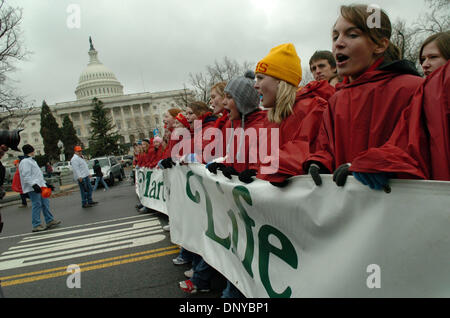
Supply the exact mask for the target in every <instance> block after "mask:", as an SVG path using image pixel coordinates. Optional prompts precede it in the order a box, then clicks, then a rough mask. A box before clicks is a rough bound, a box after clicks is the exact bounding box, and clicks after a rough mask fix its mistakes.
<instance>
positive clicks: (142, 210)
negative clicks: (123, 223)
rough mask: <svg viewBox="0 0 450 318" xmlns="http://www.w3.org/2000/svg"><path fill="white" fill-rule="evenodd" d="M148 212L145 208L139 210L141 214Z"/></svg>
mask: <svg viewBox="0 0 450 318" xmlns="http://www.w3.org/2000/svg"><path fill="white" fill-rule="evenodd" d="M146 210H147V208H146V207H145V206H143V207H142V208H140V209H139V212H141V213H144V212H145V211H146Z"/></svg>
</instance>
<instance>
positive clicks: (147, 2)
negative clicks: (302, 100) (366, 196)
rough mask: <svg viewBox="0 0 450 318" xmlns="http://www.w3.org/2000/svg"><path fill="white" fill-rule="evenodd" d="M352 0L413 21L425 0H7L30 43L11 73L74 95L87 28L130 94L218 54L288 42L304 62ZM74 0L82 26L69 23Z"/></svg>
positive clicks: (27, 88) (55, 94) (175, 84)
mask: <svg viewBox="0 0 450 318" xmlns="http://www.w3.org/2000/svg"><path fill="white" fill-rule="evenodd" d="M355 2H357V3H366V4H377V5H379V6H381V7H382V8H383V9H384V10H386V11H387V13H388V15H389V16H390V18H391V21H392V22H394V21H395V20H396V19H398V18H402V19H406V20H407V21H408V22H412V21H414V20H415V19H417V18H418V17H419V15H420V14H421V13H422V12H424V10H425V9H426V6H425V3H424V1H423V0H372V1H364V0H359V1H347V0H341V1H334V0H8V1H7V3H8V4H11V5H12V6H14V7H22V8H23V23H22V31H23V37H24V38H23V40H24V43H25V45H26V47H27V49H28V50H30V51H32V52H33V54H32V55H30V56H29V58H28V60H27V61H24V62H20V63H18V64H17V66H18V67H19V70H18V71H17V72H16V73H15V74H14V75H13V76H12V77H13V78H14V79H15V80H17V81H18V83H17V87H18V88H19V89H20V91H21V92H22V93H23V94H25V95H27V96H28V99H29V100H34V101H35V106H40V105H41V103H42V100H44V99H45V100H46V101H47V103H48V104H55V103H57V102H65V101H72V100H75V99H76V97H75V93H74V91H75V88H76V86H77V84H78V79H79V76H80V74H81V72H82V71H83V70H84V69H85V67H86V66H87V63H88V50H89V36H92V39H93V42H94V46H95V48H96V50H97V51H98V52H99V55H98V56H99V59H100V61H101V62H102V63H103V64H105V66H107V67H108V68H109V69H111V70H112V71H113V72H114V73H115V74H116V77H117V79H118V80H119V81H120V82H121V83H122V85H123V86H124V93H125V94H131V93H138V92H144V91H145V92H157V91H163V90H172V89H182V88H183V84H184V83H186V84H188V77H189V73H196V72H201V71H204V69H205V66H206V65H208V64H212V63H213V62H214V60H221V59H222V58H223V57H224V56H227V57H229V58H231V59H235V60H237V61H238V62H240V63H242V62H244V61H249V62H253V63H257V62H258V61H259V60H260V59H261V58H263V57H264V56H265V55H266V54H267V53H268V52H269V50H270V49H271V48H272V47H274V46H276V45H279V44H282V43H287V42H291V43H294V44H295V46H296V49H297V52H298V54H299V55H300V58H301V59H302V65H303V67H304V68H305V67H307V66H308V61H309V58H310V56H311V55H312V54H313V53H314V51H315V50H318V49H321V50H323V49H331V28H332V25H333V24H334V22H335V21H336V19H337V17H338V12H339V6H340V5H342V4H350V3H355ZM71 4H76V5H78V6H79V8H80V28H69V27H68V24H67V21H68V20H70V19H69V18H70V17H72V15H71V13H68V12H67V10H68V7H69V5H71ZM72 21H73V20H72Z"/></svg>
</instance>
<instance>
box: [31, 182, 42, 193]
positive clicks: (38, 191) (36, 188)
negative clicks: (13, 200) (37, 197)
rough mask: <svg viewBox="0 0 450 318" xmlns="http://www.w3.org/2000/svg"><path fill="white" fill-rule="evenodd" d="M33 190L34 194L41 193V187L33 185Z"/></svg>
mask: <svg viewBox="0 0 450 318" xmlns="http://www.w3.org/2000/svg"><path fill="white" fill-rule="evenodd" d="M33 189H34V192H36V193H41V192H42V190H41V187H40V186H38V185H37V184H33Z"/></svg>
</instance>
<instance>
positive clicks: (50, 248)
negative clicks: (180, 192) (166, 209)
mask: <svg viewBox="0 0 450 318" xmlns="http://www.w3.org/2000/svg"><path fill="white" fill-rule="evenodd" d="M113 221H114V220H113ZM113 221H108V222H113ZM102 223H106V221H105V222H102ZM92 224H98V223H91V224H86V225H85V226H89V225H92ZM124 226H125V228H119V229H111V228H117V227H124ZM77 227H78V226H77ZM106 229H110V230H106ZM105 230H106V231H105ZM92 231H97V232H96V233H90V234H87V232H92ZM98 231H100V232H98ZM162 232H163V230H162V227H161V224H160V222H159V220H158V218H148V216H147V218H146V219H144V220H135V221H128V222H123V223H114V224H109V225H104V226H98V227H91V228H83V229H79V230H72V231H61V232H58V233H48V234H45V235H38V236H36V235H30V236H29V237H25V238H23V239H22V241H21V242H19V243H18V244H19V245H18V246H14V247H11V248H10V249H9V250H8V251H6V252H4V253H3V254H1V256H0V270H8V269H13V268H20V267H26V266H32V265H37V264H43V263H49V262H55V261H60V260H65V259H72V258H77V257H83V256H88V255H93V254H100V253H106V252H111V251H116V250H120V249H125V248H132V247H137V246H142V245H148V244H153V243H156V242H159V241H162V240H164V239H165V238H166V236H165V235H164V234H160V233H162ZM80 234H81V235H80ZM67 236H69V237H67Z"/></svg>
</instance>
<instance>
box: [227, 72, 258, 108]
mask: <svg viewBox="0 0 450 318" xmlns="http://www.w3.org/2000/svg"><path fill="white" fill-rule="evenodd" d="M254 80H255V73H253V72H252V71H247V72H246V73H245V75H244V76H239V77H236V78H233V79H232V80H231V81H229V82H228V85H227V87H225V93H228V94H230V95H231V96H232V97H233V99H234V102H235V103H236V107H237V109H238V110H239V112H240V113H241V114H242V115H243V116H245V115H247V114H250V113H251V112H253V111H255V110H257V109H258V107H259V94H258V92H257V91H256V89H255V88H254V87H253V85H255V81H254Z"/></svg>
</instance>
